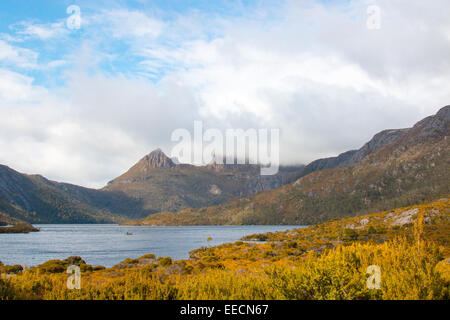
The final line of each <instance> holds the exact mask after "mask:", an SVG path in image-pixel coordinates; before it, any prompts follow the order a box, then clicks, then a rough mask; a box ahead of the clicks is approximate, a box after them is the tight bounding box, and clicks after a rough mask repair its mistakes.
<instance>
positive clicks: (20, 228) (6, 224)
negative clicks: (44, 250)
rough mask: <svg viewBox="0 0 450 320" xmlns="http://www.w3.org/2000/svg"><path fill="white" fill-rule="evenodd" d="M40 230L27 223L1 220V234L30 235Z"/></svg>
mask: <svg viewBox="0 0 450 320" xmlns="http://www.w3.org/2000/svg"><path fill="white" fill-rule="evenodd" d="M37 231H39V228H36V227H34V226H32V225H31V224H29V223H26V222H10V221H5V220H0V233H30V232H37Z"/></svg>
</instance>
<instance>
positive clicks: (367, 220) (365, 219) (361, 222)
mask: <svg viewBox="0 0 450 320" xmlns="http://www.w3.org/2000/svg"><path fill="white" fill-rule="evenodd" d="M359 223H360V224H361V225H363V226H365V225H367V224H368V223H369V219H368V218H364V219H362V220H361V221H360V222H359Z"/></svg>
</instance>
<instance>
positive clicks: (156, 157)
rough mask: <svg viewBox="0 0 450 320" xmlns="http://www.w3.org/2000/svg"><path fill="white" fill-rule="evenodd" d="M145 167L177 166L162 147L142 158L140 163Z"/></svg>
mask: <svg viewBox="0 0 450 320" xmlns="http://www.w3.org/2000/svg"><path fill="white" fill-rule="evenodd" d="M138 164H140V165H141V166H143V167H145V168H172V167H175V163H173V161H172V159H170V158H169V157H168V156H167V155H166V154H165V153H164V152H163V151H162V150H161V149H159V148H158V149H156V150H153V151H152V152H150V153H149V154H148V155H146V156H145V157H144V158H142V159H141V160H140V161H139V163H138Z"/></svg>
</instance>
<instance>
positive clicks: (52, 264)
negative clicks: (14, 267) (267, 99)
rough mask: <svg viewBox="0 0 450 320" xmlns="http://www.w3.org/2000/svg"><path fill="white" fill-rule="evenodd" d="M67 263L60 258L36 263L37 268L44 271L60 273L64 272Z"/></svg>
mask: <svg viewBox="0 0 450 320" xmlns="http://www.w3.org/2000/svg"><path fill="white" fill-rule="evenodd" d="M69 265H70V264H68V263H67V262H65V261H62V260H49V261H47V262H44V263H43V264H40V265H38V269H39V270H40V271H41V272H44V273H62V272H66V270H67V267H68V266H69Z"/></svg>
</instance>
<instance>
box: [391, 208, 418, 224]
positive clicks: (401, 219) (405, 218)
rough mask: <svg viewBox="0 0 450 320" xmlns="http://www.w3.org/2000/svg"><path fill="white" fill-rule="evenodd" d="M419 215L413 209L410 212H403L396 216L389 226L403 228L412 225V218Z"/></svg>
mask: <svg viewBox="0 0 450 320" xmlns="http://www.w3.org/2000/svg"><path fill="white" fill-rule="evenodd" d="M417 213H419V209H417V208H414V209H410V210H406V211H403V212H402V213H400V214H399V215H398V216H396V217H395V218H394V221H392V222H391V224H390V225H391V226H403V225H405V224H409V223H413V222H414V219H413V216H414V215H415V214H417Z"/></svg>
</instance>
